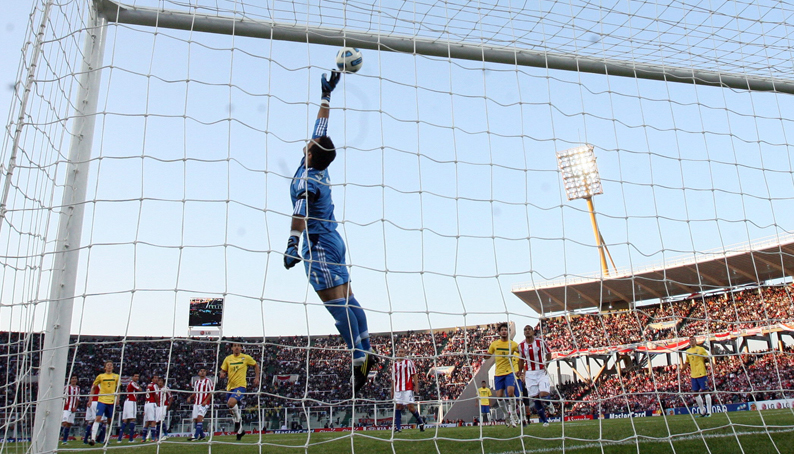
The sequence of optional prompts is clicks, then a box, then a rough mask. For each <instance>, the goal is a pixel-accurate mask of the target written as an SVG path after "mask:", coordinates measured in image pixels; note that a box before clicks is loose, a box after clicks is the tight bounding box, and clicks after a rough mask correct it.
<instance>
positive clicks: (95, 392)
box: [91, 385, 99, 402]
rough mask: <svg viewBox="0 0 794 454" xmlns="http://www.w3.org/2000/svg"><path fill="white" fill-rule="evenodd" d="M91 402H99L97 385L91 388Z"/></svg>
mask: <svg viewBox="0 0 794 454" xmlns="http://www.w3.org/2000/svg"><path fill="white" fill-rule="evenodd" d="M91 402H99V385H94V386H92V387H91Z"/></svg>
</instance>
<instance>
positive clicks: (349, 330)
mask: <svg viewBox="0 0 794 454" xmlns="http://www.w3.org/2000/svg"><path fill="white" fill-rule="evenodd" d="M325 308H326V309H328V312H330V313H331V315H332V316H333V317H334V320H336V329H337V331H339V334H340V335H341V336H342V339H344V340H345V343H346V344H347V348H350V349H355V350H353V358H354V359H355V358H363V357H364V352H363V350H362V346H361V336H360V335H359V331H358V320H357V319H356V314H354V313H353V311H352V310H349V309H348V308H347V307H345V299H344V298H339V299H335V300H331V301H326V302H325Z"/></svg>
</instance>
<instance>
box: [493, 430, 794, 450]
mask: <svg viewBox="0 0 794 454" xmlns="http://www.w3.org/2000/svg"><path fill="white" fill-rule="evenodd" d="M785 432H794V428H792V429H778V430H766V431H750V432H735V433H734V432H731V433H724V434H698V435H671V436H670V438H664V439H650V438H644V437H643V438H641V439H639V440H638V439H632V440H623V441H609V440H604V441H602V442H600V443H586V444H582V445H575V446H570V447H568V446H566V447H565V451H573V450H577V449H590V448H601V447H603V446H618V445H633V444H637V443H670V439H672V441H674V442H675V441H681V440H699V439H702V438H728V437H741V436H744V435H764V434H771V433H785ZM562 449H563V448H562V446H560V447H556V448H540V449H527V450H525V451H502V452H498V453H497V452H494V453H487V454H525V453H533V452H560V451H561V450H562Z"/></svg>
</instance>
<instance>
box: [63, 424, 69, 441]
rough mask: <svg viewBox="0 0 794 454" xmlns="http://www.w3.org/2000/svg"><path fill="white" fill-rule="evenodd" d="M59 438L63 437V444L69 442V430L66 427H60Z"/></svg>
mask: <svg viewBox="0 0 794 454" xmlns="http://www.w3.org/2000/svg"><path fill="white" fill-rule="evenodd" d="M61 436H62V437H63V442H64V443H66V442H68V441H69V428H68V427H61Z"/></svg>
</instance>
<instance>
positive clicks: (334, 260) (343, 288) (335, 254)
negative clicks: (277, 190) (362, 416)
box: [284, 71, 377, 394]
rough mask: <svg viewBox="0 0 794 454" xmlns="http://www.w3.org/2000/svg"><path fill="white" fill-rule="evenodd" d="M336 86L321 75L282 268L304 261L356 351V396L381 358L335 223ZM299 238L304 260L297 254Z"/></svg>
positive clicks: (293, 188)
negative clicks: (331, 120) (332, 116)
mask: <svg viewBox="0 0 794 454" xmlns="http://www.w3.org/2000/svg"><path fill="white" fill-rule="evenodd" d="M338 82H339V72H337V71H333V72H332V73H331V78H330V79H326V75H325V74H323V75H322V87H321V88H322V100H321V101H320V109H319V111H318V112H317V121H316V123H315V125H314V132H313V133H312V138H311V140H310V141H309V143H308V144H307V145H306V147H305V148H304V149H303V151H304V157H303V159H302V160H301V163H300V166H298V170H297V171H296V172H295V175H294V176H293V177H292V183H291V184H290V199H291V200H292V207H293V210H292V223H291V224H290V237H289V240H288V241H287V250H286V252H285V253H284V267H285V268H287V269H290V268H292V267H293V266H295V265H297V264H298V263H299V262H300V261H301V260H304V262H303V264H304V267H305V271H306V276H307V277H308V278H309V282H310V283H311V285H312V287H314V291H315V292H317V296H319V297H320V300H322V302H323V304H324V305H325V308H326V309H327V310H328V312H330V313H331V316H333V318H334V320H335V321H336V329H337V330H338V331H339V334H340V335H341V336H342V339H344V340H345V344H347V348H349V349H350V350H352V354H353V391H354V394H356V393H358V392H359V390H361V388H362V387H363V386H364V385H365V384H366V383H367V376H368V375H369V371H370V369H371V368H372V367H373V365H374V364H375V363H376V362H377V357H376V356H375V355H374V354H373V352H372V347H371V345H370V340H369V328H368V327H367V316H366V313H365V312H364V309H362V308H361V305H360V304H359V302H358V301H357V300H356V297H355V295H354V294H353V290H352V289H351V287H350V275H349V273H348V269H347V266H346V265H345V250H346V247H345V242H344V240H343V239H342V236H341V235H339V232H337V231H336V227H337V224H338V223H337V222H336V219H335V218H334V202H333V198H332V196H331V179H330V176H329V174H328V166H329V165H331V163H332V162H333V161H334V159H335V158H336V148H335V147H334V143H333V141H331V138H330V137H328V135H327V132H328V116H329V113H330V103H331V92H332V91H333V90H334V88H335V87H336V84H337V83H338ZM301 238H302V239H303V247H302V249H301V251H302V256H301V252H300V251H299V247H300V241H301Z"/></svg>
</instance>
